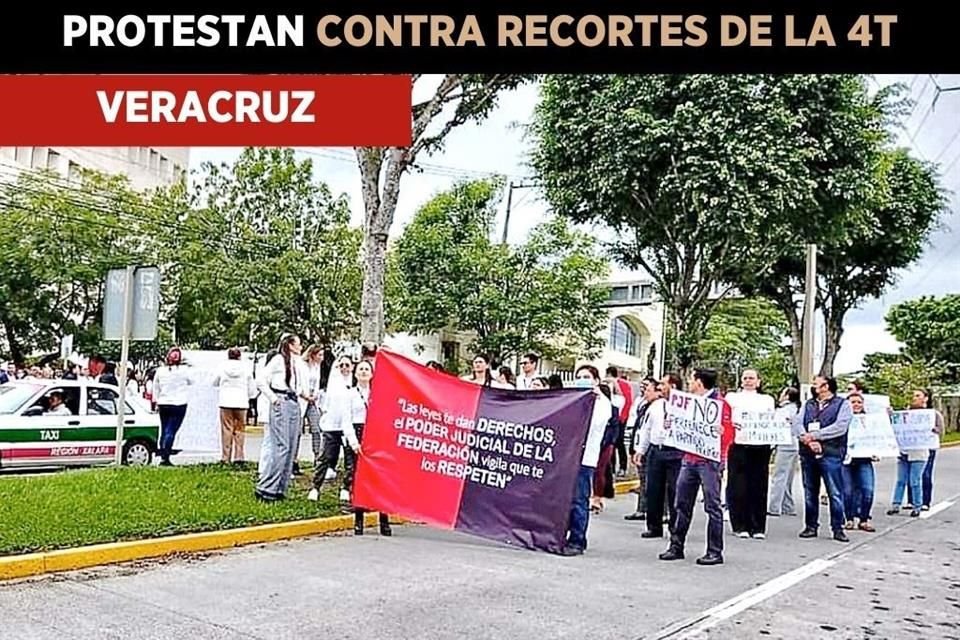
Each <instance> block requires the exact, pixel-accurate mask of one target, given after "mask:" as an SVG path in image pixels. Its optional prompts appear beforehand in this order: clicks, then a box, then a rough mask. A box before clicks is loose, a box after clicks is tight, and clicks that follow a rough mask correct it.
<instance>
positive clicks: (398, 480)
mask: <svg viewBox="0 0 960 640" xmlns="http://www.w3.org/2000/svg"><path fill="white" fill-rule="evenodd" d="M480 391H481V387H480V386H478V385H473V384H470V383H467V382H463V381H461V380H458V379H457V378H455V377H453V376H450V375H447V374H442V373H437V372H435V371H433V370H431V369H427V368H425V367H423V366H420V365H418V364H417V363H415V362H413V361H411V360H408V359H406V358H404V357H402V356H399V355H397V354H394V353H390V352H387V351H381V352H379V353H378V354H377V359H376V371H375V373H374V376H373V382H372V390H371V394H370V409H369V411H368V412H367V423H366V425H365V426H364V430H363V442H362V448H361V455H360V459H359V461H358V463H357V472H356V474H357V475H356V478H355V482H354V496H353V502H354V504H355V505H357V506H360V507H364V508H366V509H369V510H372V511H382V512H385V513H390V514H393V515H399V516H402V517H405V518H409V519H411V520H415V521H418V522H424V523H427V524H431V525H434V526H438V527H443V528H448V529H451V528H453V526H454V524H455V523H456V521H457V514H458V512H459V509H460V496H461V494H462V493H463V484H464V480H463V475H464V473H463V472H464V471H465V469H466V465H467V464H468V460H466V459H462V458H457V454H456V452H457V451H459V452H464V451H468V450H469V448H468V447H467V445H466V444H463V443H457V442H456V441H455V440H454V433H455V432H456V431H457V426H456V425H457V422H458V421H459V420H458V418H464V419H466V420H469V421H470V422H471V423H472V421H473V419H474V418H475V415H476V411H477V405H478V404H479V401H480ZM471 428H472V427H471Z"/></svg>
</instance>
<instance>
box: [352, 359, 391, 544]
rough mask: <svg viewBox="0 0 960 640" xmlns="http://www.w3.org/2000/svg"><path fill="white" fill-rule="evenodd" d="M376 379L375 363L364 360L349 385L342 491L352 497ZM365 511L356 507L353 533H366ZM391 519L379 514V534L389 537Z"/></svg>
mask: <svg viewBox="0 0 960 640" xmlns="http://www.w3.org/2000/svg"><path fill="white" fill-rule="evenodd" d="M372 380H373V363H371V362H368V361H362V362H360V363H358V364H357V368H356V370H355V371H354V379H353V384H352V385H351V388H350V393H349V396H350V407H349V410H348V411H346V412H344V413H343V423H342V424H343V426H342V428H343V440H344V445H345V446H344V451H343V464H344V475H343V490H344V491H345V492H346V493H347V494H348V495H349V496H350V498H351V500H352V499H353V480H354V477H355V476H356V473H357V456H359V455H361V454H362V451H363V450H362V449H361V443H362V442H363V427H364V425H365V424H366V422H367V409H368V408H369V407H370V390H371V381H372ZM365 515H366V512H365V511H364V510H363V509H362V508H360V507H357V506H354V507H353V532H354V534H355V535H358V536H362V535H363V521H364V516H365ZM392 534H393V532H392V531H391V530H390V518H389V517H387V514H385V513H381V514H380V535H383V536H390V535H392Z"/></svg>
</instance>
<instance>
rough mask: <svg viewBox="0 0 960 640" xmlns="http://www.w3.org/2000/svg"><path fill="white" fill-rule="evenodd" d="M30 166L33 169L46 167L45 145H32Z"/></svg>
mask: <svg viewBox="0 0 960 640" xmlns="http://www.w3.org/2000/svg"><path fill="white" fill-rule="evenodd" d="M30 166H31V167H33V168H34V169H46V168H47V149H46V148H45V147H33V153H32V154H31V156H30Z"/></svg>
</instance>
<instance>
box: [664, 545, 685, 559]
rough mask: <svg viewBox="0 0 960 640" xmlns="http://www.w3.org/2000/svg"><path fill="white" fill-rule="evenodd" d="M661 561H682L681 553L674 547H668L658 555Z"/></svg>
mask: <svg viewBox="0 0 960 640" xmlns="http://www.w3.org/2000/svg"><path fill="white" fill-rule="evenodd" d="M659 558H660V559H661V560H667V561H669V560H683V551H681V550H680V549H677V548H676V547H670V548H669V549H667V550H666V551H664V552H663V553H661V554H660V555H659Z"/></svg>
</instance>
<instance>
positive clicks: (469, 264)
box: [390, 180, 607, 362]
mask: <svg viewBox="0 0 960 640" xmlns="http://www.w3.org/2000/svg"><path fill="white" fill-rule="evenodd" d="M501 192H502V182H501V181H498V180H497V181H495V180H478V181H470V182H461V183H459V184H457V185H455V186H454V187H453V188H452V189H450V190H448V191H445V192H443V193H440V194H438V195H436V196H435V197H434V198H432V199H431V200H430V201H429V202H427V203H426V204H425V205H423V206H422V207H421V208H420V210H419V211H418V212H417V214H416V215H415V217H414V219H413V220H412V222H411V223H410V224H409V225H408V226H407V227H406V228H405V229H404V231H403V233H402V234H401V235H400V237H399V238H398V239H397V241H396V244H395V246H394V248H393V250H392V254H393V255H392V262H391V264H392V265H394V266H395V269H396V278H395V285H394V286H395V288H393V289H392V290H393V297H394V298H395V299H394V300H392V301H391V303H390V309H391V313H392V317H391V320H392V323H391V324H392V325H393V326H395V327H396V328H398V329H403V330H407V331H410V332H413V333H427V332H434V331H440V330H442V329H454V330H460V331H471V332H473V333H475V334H476V342H475V344H473V345H472V346H473V348H474V349H475V350H476V351H477V352H481V353H486V354H488V355H490V356H491V357H492V358H494V359H495V360H497V361H501V362H502V361H503V359H505V358H508V357H511V356H514V355H517V354H519V353H521V352H523V351H526V350H534V351H538V352H540V353H541V354H543V355H544V356H545V357H548V358H556V357H564V356H575V355H580V354H582V353H593V352H595V350H596V349H597V348H598V347H599V346H600V345H601V343H602V337H603V336H602V335H601V330H602V327H603V324H604V321H605V317H606V314H605V313H604V311H603V310H602V309H601V307H600V305H601V304H602V303H603V302H604V301H605V300H606V289H604V288H603V286H602V284H601V283H602V281H603V279H604V278H605V277H606V275H607V267H606V262H605V261H604V260H603V258H602V257H601V256H600V255H599V253H598V251H597V247H596V245H595V242H594V240H593V239H592V238H591V237H590V236H588V235H586V234H583V233H580V232H577V231H575V230H573V229H571V228H570V227H569V225H568V224H567V223H566V222H564V221H562V220H560V219H554V220H550V221H547V222H545V223H543V224H541V225H539V226H538V227H536V228H535V229H534V230H533V231H532V233H531V235H530V237H529V238H528V240H527V241H526V243H524V244H523V245H521V246H518V247H509V246H505V245H501V244H495V243H494V242H493V241H492V240H491V234H492V230H493V229H492V227H493V222H494V216H495V212H496V206H497V204H498V202H499V198H500V195H501Z"/></svg>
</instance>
